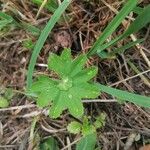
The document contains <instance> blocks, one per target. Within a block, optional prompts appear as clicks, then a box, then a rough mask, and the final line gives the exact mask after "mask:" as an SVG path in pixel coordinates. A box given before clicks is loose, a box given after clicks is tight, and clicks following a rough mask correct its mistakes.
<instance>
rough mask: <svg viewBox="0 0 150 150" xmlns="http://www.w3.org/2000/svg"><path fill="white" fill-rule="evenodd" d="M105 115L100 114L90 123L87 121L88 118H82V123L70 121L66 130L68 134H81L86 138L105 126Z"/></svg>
mask: <svg viewBox="0 0 150 150" xmlns="http://www.w3.org/2000/svg"><path fill="white" fill-rule="evenodd" d="M105 119H106V114H104V113H101V114H100V115H99V116H98V117H96V120H95V121H94V122H93V123H92V122H91V121H89V119H88V117H86V116H84V118H83V122H82V123H80V122H77V121H72V122H71V123H70V124H69V125H68V127H67V129H68V131H69V132H70V133H73V134H79V133H81V134H82V135H83V136H87V135H89V134H94V133H96V130H97V129H100V128H102V127H104V126H105Z"/></svg>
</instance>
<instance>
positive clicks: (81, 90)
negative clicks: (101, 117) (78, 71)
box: [70, 83, 100, 98]
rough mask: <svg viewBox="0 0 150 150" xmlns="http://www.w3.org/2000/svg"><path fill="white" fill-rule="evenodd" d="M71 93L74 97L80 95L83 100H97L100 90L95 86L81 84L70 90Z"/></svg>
mask: <svg viewBox="0 0 150 150" xmlns="http://www.w3.org/2000/svg"><path fill="white" fill-rule="evenodd" d="M70 93H72V95H78V96H80V97H82V98H96V97H97V96H99V95H100V90H99V88H98V87H97V86H96V85H94V84H90V83H81V84H77V85H76V86H75V87H73V88H72V89H71V90H70Z"/></svg>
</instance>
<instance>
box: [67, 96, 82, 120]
mask: <svg viewBox="0 0 150 150" xmlns="http://www.w3.org/2000/svg"><path fill="white" fill-rule="evenodd" d="M68 97H69V99H68V102H67V103H68V105H67V107H68V109H69V112H70V114H71V115H73V116H75V117H77V118H80V117H82V115H83V112H84V110H83V104H82V102H81V98H78V97H74V96H72V95H71V94H70V95H68Z"/></svg>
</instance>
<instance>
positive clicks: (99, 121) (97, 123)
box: [94, 113, 106, 129]
mask: <svg viewBox="0 0 150 150" xmlns="http://www.w3.org/2000/svg"><path fill="white" fill-rule="evenodd" d="M105 120H106V114H105V113H101V114H100V115H99V116H98V117H96V121H95V122H94V126H95V128H96V129H98V128H102V127H103V126H105Z"/></svg>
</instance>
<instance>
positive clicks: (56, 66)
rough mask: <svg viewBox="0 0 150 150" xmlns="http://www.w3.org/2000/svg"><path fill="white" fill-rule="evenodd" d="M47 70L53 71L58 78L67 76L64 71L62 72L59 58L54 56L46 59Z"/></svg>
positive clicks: (61, 63) (62, 68)
mask: <svg viewBox="0 0 150 150" xmlns="http://www.w3.org/2000/svg"><path fill="white" fill-rule="evenodd" d="M48 68H49V69H50V70H53V71H55V72H56V73H58V74H59V75H60V76H65V75H67V74H68V72H66V70H64V64H63V61H62V59H61V57H60V56H57V55H56V54H51V55H50V56H49V58H48Z"/></svg>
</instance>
